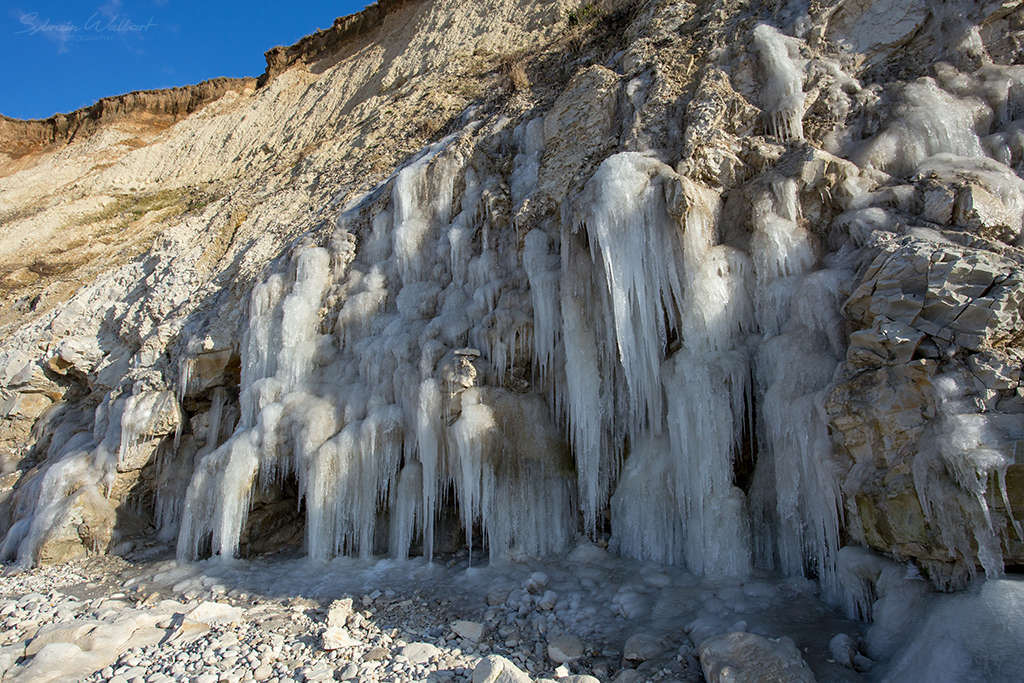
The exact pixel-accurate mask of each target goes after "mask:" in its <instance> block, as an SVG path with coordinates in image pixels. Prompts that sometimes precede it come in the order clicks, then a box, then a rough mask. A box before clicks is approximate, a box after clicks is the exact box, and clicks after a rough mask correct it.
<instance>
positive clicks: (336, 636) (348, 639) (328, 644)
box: [321, 626, 360, 651]
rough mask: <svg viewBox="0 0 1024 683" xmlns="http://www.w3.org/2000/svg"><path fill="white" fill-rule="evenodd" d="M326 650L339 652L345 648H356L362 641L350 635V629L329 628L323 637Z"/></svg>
mask: <svg viewBox="0 0 1024 683" xmlns="http://www.w3.org/2000/svg"><path fill="white" fill-rule="evenodd" d="M321 639H322V641H323V647H324V649H325V650H328V651H330V650H339V649H341V648H343V647H355V646H356V645H359V644H360V641H359V640H357V639H355V638H353V637H352V636H351V634H349V632H348V629H346V628H343V627H341V626H329V627H328V628H327V630H325V631H324V633H323V636H321Z"/></svg>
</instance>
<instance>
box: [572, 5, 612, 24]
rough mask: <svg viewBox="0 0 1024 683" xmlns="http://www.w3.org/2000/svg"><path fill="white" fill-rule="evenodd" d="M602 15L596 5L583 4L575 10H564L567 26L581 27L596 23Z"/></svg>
mask: <svg viewBox="0 0 1024 683" xmlns="http://www.w3.org/2000/svg"><path fill="white" fill-rule="evenodd" d="M603 14H604V12H602V11H601V10H600V8H598V7H597V5H595V4H594V3H592V2H585V3H583V4H582V5H580V6H579V7H577V8H576V9H571V10H566V11H565V20H566V21H567V22H569V26H581V25H583V24H589V23H592V22H595V21H597V20H598V19H600V18H601V16H602V15H603Z"/></svg>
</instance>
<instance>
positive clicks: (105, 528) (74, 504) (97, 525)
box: [35, 486, 116, 565]
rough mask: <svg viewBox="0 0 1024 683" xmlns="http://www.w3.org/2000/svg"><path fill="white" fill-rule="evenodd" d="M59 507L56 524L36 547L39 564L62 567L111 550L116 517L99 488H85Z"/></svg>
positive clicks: (51, 526) (54, 522)
mask: <svg viewBox="0 0 1024 683" xmlns="http://www.w3.org/2000/svg"><path fill="white" fill-rule="evenodd" d="M59 506H60V511H59V512H58V513H57V515H56V516H55V517H54V521H53V524H51V525H50V527H49V529H47V531H46V532H45V533H44V534H43V536H42V538H41V539H40V541H39V544H38V546H37V547H36V551H35V555H36V557H35V560H36V562H37V563H38V564H41V565H45V564H62V563H64V562H68V561H70V560H73V559H77V558H79V557H85V556H86V555H87V554H88V553H90V552H106V551H107V549H109V547H110V543H111V540H112V538H113V533H114V523H115V521H116V514H115V512H114V508H113V507H111V505H110V503H109V502H108V501H107V499H106V498H104V497H103V496H102V495H100V493H99V491H97V490H96V487H94V486H82V487H81V488H79V489H78V490H77V491H76V492H75V493H73V494H71V495H70V496H69V497H67V498H65V499H63V500H62V501H60V502H59Z"/></svg>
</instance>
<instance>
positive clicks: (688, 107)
mask: <svg viewBox="0 0 1024 683" xmlns="http://www.w3.org/2000/svg"><path fill="white" fill-rule="evenodd" d="M140 98H141V99H140V101H141V102H142V104H140V105H139V106H137V107H135V106H127V105H125V106H124V107H123V108H120V109H118V108H117V107H115V108H114V109H115V110H117V111H121V112H123V115H118V116H106V115H104V114H103V112H104V111H107V110H108V107H107V106H106V105H104V106H103V107H100V109H99V110H95V111H94V112H93V110H90V112H93V113H87V114H82V115H80V116H78V118H77V119H75V120H76V121H83V122H86V121H87V122H88V130H89V131H90V133H91V134H89V135H85V136H79V135H73V134H69V133H67V131H73V129H74V128H75V126H78V127H79V128H81V127H82V126H85V123H80V124H75V125H71V124H68V123H66V122H54V123H51V124H46V125H44V124H40V123H35V122H29V123H22V122H9V121H7V122H3V126H4V128H3V129H2V131H0V132H2V134H3V146H4V149H5V150H9V151H8V156H9V157H10V159H9V160H8V161H7V162H6V165H5V167H4V168H5V174H4V176H3V177H2V178H0V190H2V194H0V217H2V218H0V223H2V227H0V253H2V254H3V256H2V259H3V260H2V268H3V271H4V275H3V280H2V285H3V287H4V289H5V292H6V295H5V299H4V303H3V305H2V307H0V325H2V326H3V327H2V329H3V334H4V339H3V343H2V346H0V361H2V362H0V392H2V403H0V412H2V415H3V419H4V423H3V428H2V432H0V439H2V442H0V446H2V448H3V449H4V450H3V453H2V455H3V458H4V460H3V467H4V472H5V473H6V474H5V478H4V489H3V491H4V492H3V494H0V495H2V502H0V528H2V529H5V530H7V532H6V540H5V541H4V543H3V547H2V549H0V554H2V555H3V556H4V557H7V558H18V559H19V560H20V561H22V562H28V563H32V562H40V561H55V560H59V559H61V558H65V557H70V556H73V555H75V554H76V553H86V552H93V551H107V550H110V549H112V548H114V547H115V546H118V545H119V544H123V543H124V542H125V541H129V542H141V541H140V539H146V538H155V537H159V538H162V539H164V540H166V541H171V542H173V543H175V545H176V547H177V549H178V553H179V555H180V556H181V557H182V558H186V559H191V558H195V557H201V556H205V555H208V554H211V553H212V554H220V555H223V556H231V555H237V554H240V553H258V552H262V551H265V550H272V549H275V548H279V547H282V546H283V545H286V544H289V543H290V544H299V545H302V546H303V547H304V548H305V551H306V552H308V553H309V554H310V555H312V556H314V557H323V558H327V557H331V556H333V555H335V554H338V553H350V554H363V555H369V554H372V553H378V552H390V553H391V554H394V555H396V556H398V557H405V556H407V555H408V554H409V553H415V554H424V555H427V556H429V555H430V554H431V553H432V552H434V551H435V549H444V548H446V547H450V544H451V543H465V544H469V545H470V546H471V547H476V548H477V549H478V550H483V549H485V548H486V551H487V552H489V554H490V555H491V557H499V556H504V555H509V554H511V555H516V554H547V553H553V552H557V551H559V550H560V549H562V548H564V547H566V545H567V544H568V543H569V542H570V541H571V539H573V538H575V537H576V536H578V535H581V536H591V537H597V538H603V539H606V540H608V541H609V543H610V544H611V545H612V547H613V548H615V549H616V550H618V551H619V552H621V553H624V554H628V555H633V556H636V557H639V558H642V559H651V560H656V561H661V562H669V563H679V564H685V565H686V566H687V567H689V568H690V570H691V571H693V572H695V573H698V574H704V575H710V576H745V575H747V574H748V573H749V572H750V571H751V570H752V568H755V567H762V568H771V569H774V570H777V571H779V572H781V573H783V574H787V575H807V576H811V577H814V578H816V579H818V580H819V581H820V582H821V585H822V587H823V589H824V590H825V592H826V593H827V594H828V595H829V596H830V597H832V598H833V599H835V600H841V599H843V596H847V598H848V599H850V600H851V601H852V602H851V605H853V604H854V603H856V602H857V600H856V599H855V598H850V597H849V596H850V595H856V594H858V593H857V591H859V590H860V587H859V584H858V582H860V581H867V582H871V581H873V580H876V579H877V576H874V577H872V576H869V575H867V574H865V572H864V571H862V570H863V568H864V566H865V565H863V564H860V565H849V566H847V565H844V563H843V562H842V561H841V558H842V557H843V555H842V553H840V549H841V548H842V547H844V546H861V547H867V548H871V549H873V550H875V551H877V552H880V553H883V554H886V555H888V556H890V557H892V558H895V559H897V560H900V561H912V562H914V563H915V564H916V566H917V567H918V568H919V569H920V570H921V571H922V572H924V573H925V574H926V575H927V576H928V577H929V578H930V579H931V580H932V581H933V582H934V583H935V584H936V585H938V586H942V587H945V588H949V587H959V586H962V585H964V584H965V582H966V581H967V580H968V579H969V578H970V577H972V576H974V575H975V574H976V573H977V572H979V571H981V572H984V573H985V574H987V575H988V576H991V577H994V576H998V575H1000V574H1001V573H1002V572H1003V571H1004V570H1005V568H1006V567H1007V566H1015V565H1019V564H1020V563H1021V562H1022V561H1024V543H1022V540H1021V538H1022V537H1021V532H1020V521H1021V519H1022V518H1024V470H1022V468H1024V464H1021V462H1020V460H1019V459H1020V457H1021V454H1022V451H1021V448H1022V447H1021V445H1020V444H1021V443H1024V427H1022V425H1024V420H1022V419H1021V414H1022V413H1024V394H1022V388H1021V384H1020V379H1021V363H1022V353H1024V351H1022V346H1021V344H1022V341H1024V321H1022V314H1024V308H1022V307H1024V265H1022V264H1024V251H1022V249H1021V234H1022V232H1024V166H1022V163H1024V161H1022V159H1024V12H1022V8H1021V6H1020V3H1019V2H983V3H949V4H944V5H939V6H937V5H934V3H927V2H923V1H916V0H888V1H881V0H856V1H847V2H811V3H809V5H808V4H806V3H801V2H781V1H780V2H771V1H765V2H735V1H732V0H717V1H714V2H695V3H690V2H669V1H668V0H646V1H640V0H636V1H630V2H626V1H622V2H615V1H609V2H605V3H575V2H568V1H554V2H548V1H541V0H538V1H536V2H526V1H520V0H490V1H488V2H476V3H464V2H456V1H455V0H435V1H433V2H426V1H424V2H394V3H390V2H382V3H381V4H380V5H378V6H374V7H372V8H370V9H368V10H366V11H365V12H364V13H362V14H360V15H356V16H354V17H350V18H344V19H339V20H338V21H336V22H335V24H334V26H333V27H332V28H331V29H328V30H327V31H324V32H321V33H319V34H317V35H315V36H312V37H310V38H306V39H304V40H303V41H300V43H298V44H297V45H295V46H292V47H290V48H275V49H274V50H272V51H270V52H268V53H267V71H266V73H265V74H264V76H263V77H262V78H261V79H259V81H258V83H256V82H248V81H247V82H231V83H228V82H224V83H218V84H212V85H209V86H207V88H206V89H205V90H200V91H198V94H195V93H193V94H190V95H187V96H186V95H184V94H176V93H165V94H147V95H145V96H140ZM137 99H139V98H137ZM186 100H187V101H186ZM146 102H151V103H156V104H146ZM162 102H169V103H172V104H171V105H168V106H164V105H163V104H160V103H162ZM97 106H99V105H97ZM157 114H159V115H166V118H159V117H157V118H158V119H159V121H160V125H155V124H154V125H150V124H151V119H150V117H151V116H155V115H157ZM71 118H75V117H71ZM68 120H70V119H68ZM154 120H155V119H154ZM62 121H63V120H62ZM47 126H48V127H47ZM57 142H60V143H65V142H66V144H59V145H55V144H54V143H57ZM15 157H17V158H15ZM300 500H301V501H302V503H301V505H300V504H299V501H300ZM76 539H77V540H76ZM122 547H124V546H123V545H122ZM869 593H870V591H869ZM858 605H859V607H860V608H861V609H865V605H863V604H859V603H858Z"/></svg>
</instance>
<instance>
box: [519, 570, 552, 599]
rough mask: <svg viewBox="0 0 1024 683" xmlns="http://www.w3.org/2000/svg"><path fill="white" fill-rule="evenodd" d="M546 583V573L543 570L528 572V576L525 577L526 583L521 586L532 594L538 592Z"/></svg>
mask: <svg viewBox="0 0 1024 683" xmlns="http://www.w3.org/2000/svg"><path fill="white" fill-rule="evenodd" d="M547 585H548V575H547V574H545V573H544V572H534V573H532V574H530V577H529V578H528V579H526V583H524V584H523V588H525V589H526V590H528V591H529V592H531V593H533V594H534V595H537V594H539V593H540V592H541V591H542V590H544V588H545V587H546V586H547Z"/></svg>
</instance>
